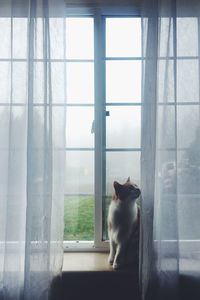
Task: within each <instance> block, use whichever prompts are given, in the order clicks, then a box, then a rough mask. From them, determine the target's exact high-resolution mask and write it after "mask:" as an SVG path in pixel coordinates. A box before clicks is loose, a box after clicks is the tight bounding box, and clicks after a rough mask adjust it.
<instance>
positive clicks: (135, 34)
mask: <svg viewBox="0 0 200 300" xmlns="http://www.w3.org/2000/svg"><path fill="white" fill-rule="evenodd" d="M106 56H108V57H109V56H110V57H131V56H141V19H140V18H106Z"/></svg>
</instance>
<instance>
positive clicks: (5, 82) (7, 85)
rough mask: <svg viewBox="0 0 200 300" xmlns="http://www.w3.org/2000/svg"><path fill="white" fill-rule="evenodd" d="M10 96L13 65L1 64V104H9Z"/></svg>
mask: <svg viewBox="0 0 200 300" xmlns="http://www.w3.org/2000/svg"><path fill="white" fill-rule="evenodd" d="M0 48H1V47H0ZM10 96H11V63H9V62H0V102H1V103H9V102H10Z"/></svg>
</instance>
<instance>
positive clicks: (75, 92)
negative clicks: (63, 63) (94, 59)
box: [67, 63, 94, 103]
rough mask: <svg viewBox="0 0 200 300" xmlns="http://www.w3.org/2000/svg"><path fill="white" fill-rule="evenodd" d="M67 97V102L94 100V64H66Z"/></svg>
mask: <svg viewBox="0 0 200 300" xmlns="http://www.w3.org/2000/svg"><path fill="white" fill-rule="evenodd" d="M67 99H68V103H74V102H78V103H92V102H94V64H93V63H68V64H67Z"/></svg>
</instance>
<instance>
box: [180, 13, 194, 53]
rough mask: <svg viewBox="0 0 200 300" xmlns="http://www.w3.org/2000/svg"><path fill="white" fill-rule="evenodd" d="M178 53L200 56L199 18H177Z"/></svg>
mask: <svg viewBox="0 0 200 300" xmlns="http://www.w3.org/2000/svg"><path fill="white" fill-rule="evenodd" d="M177 55H178V56H198V19H197V18H177Z"/></svg>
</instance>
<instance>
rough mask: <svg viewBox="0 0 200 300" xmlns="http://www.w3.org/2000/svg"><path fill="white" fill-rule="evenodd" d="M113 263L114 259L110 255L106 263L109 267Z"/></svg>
mask: <svg viewBox="0 0 200 300" xmlns="http://www.w3.org/2000/svg"><path fill="white" fill-rule="evenodd" d="M113 262H114V257H112V256H111V255H109V257H108V263H109V265H111V266H112V265H113Z"/></svg>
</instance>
